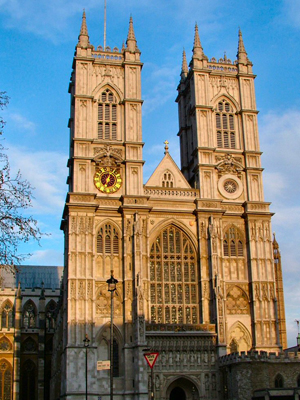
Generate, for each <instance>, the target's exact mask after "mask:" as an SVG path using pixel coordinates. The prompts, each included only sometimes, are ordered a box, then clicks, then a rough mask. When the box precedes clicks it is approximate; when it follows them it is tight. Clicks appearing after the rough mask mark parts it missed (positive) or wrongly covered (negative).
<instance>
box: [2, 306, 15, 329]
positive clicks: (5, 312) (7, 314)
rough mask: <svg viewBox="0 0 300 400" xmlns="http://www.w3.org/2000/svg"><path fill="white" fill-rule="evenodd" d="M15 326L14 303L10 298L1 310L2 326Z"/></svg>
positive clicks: (7, 327)
mask: <svg viewBox="0 0 300 400" xmlns="http://www.w3.org/2000/svg"><path fill="white" fill-rule="evenodd" d="M12 327H13V305H12V304H11V302H10V301H9V300H7V301H6V302H5V303H4V305H3V307H2V312H1V328H2V329H3V328H6V329H9V328H12Z"/></svg>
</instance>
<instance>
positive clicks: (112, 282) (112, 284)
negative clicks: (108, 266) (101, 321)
mask: <svg viewBox="0 0 300 400" xmlns="http://www.w3.org/2000/svg"><path fill="white" fill-rule="evenodd" d="M106 283H107V284H108V289H107V290H108V291H109V292H110V295H111V307H110V400H113V397H114V388H113V386H114V358H113V357H114V324H113V318H114V291H115V290H116V289H117V283H118V280H117V279H115V278H114V276H113V271H111V276H110V279H107V281H106Z"/></svg>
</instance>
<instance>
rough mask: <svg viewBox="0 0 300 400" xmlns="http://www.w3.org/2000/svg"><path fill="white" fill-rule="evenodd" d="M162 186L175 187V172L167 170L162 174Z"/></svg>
mask: <svg viewBox="0 0 300 400" xmlns="http://www.w3.org/2000/svg"><path fill="white" fill-rule="evenodd" d="M161 186H162V187H166V188H172V187H174V177H173V174H172V173H171V172H170V171H169V170H166V171H165V172H164V173H163V175H162V180H161Z"/></svg>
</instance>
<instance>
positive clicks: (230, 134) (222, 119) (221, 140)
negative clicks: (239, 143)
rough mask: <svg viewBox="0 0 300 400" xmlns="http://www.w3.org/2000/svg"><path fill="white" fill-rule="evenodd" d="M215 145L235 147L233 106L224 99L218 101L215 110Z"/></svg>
mask: <svg viewBox="0 0 300 400" xmlns="http://www.w3.org/2000/svg"><path fill="white" fill-rule="evenodd" d="M216 128H217V147H223V148H225V149H235V148H236V127H235V121H234V111H233V107H232V106H231V105H230V104H229V102H228V101H226V100H225V99H223V100H221V101H219V103H218V105H217V110H216Z"/></svg>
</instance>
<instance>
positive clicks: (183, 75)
mask: <svg viewBox="0 0 300 400" xmlns="http://www.w3.org/2000/svg"><path fill="white" fill-rule="evenodd" d="M188 72H189V68H188V65H187V61H186V53H185V50H184V49H183V52H182V66H181V73H180V76H181V81H184V80H185V78H186V77H187V75H188Z"/></svg>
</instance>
